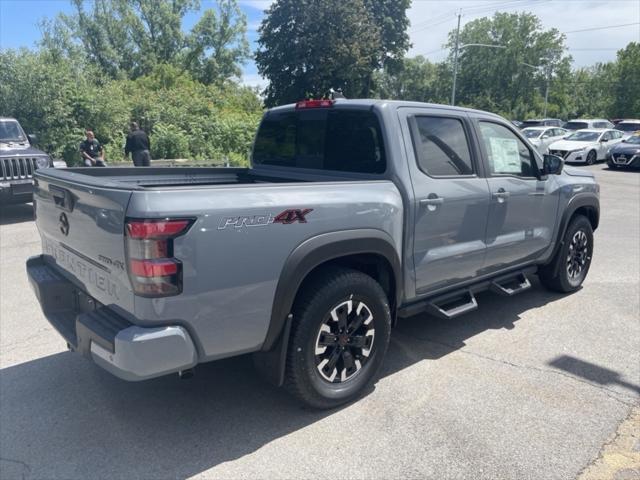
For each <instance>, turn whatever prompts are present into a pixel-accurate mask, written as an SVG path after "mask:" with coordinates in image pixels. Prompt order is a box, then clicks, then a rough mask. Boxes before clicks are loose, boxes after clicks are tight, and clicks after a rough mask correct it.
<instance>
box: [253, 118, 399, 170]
mask: <svg viewBox="0 0 640 480" xmlns="http://www.w3.org/2000/svg"><path fill="white" fill-rule="evenodd" d="M253 163H254V165H273V166H282V167H287V168H308V169H314V170H334V171H342V172H357V173H384V172H385V170H386V168H387V162H386V157H385V151H384V144H383V142H382V132H381V130H380V124H379V122H378V119H377V117H376V116H375V114H374V113H373V112H371V111H368V110H366V111H365V110H339V109H328V108H326V109H325V108H323V109H308V110H303V111H287V112H270V113H269V114H268V115H267V116H266V117H265V118H264V120H263V121H262V124H261V125H260V129H259V130H258V134H257V136H256V141H255V144H254V147H253Z"/></svg>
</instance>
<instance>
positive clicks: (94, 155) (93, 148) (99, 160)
mask: <svg viewBox="0 0 640 480" xmlns="http://www.w3.org/2000/svg"><path fill="white" fill-rule="evenodd" d="M85 135H86V136H87V139H86V140H84V141H83V142H82V143H80V155H81V156H82V160H83V162H84V166H85V167H106V165H105V163H104V148H102V145H100V142H99V141H98V140H96V136H95V135H94V134H93V131H91V130H89V129H87V130H85Z"/></svg>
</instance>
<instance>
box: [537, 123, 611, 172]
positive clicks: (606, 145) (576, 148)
mask: <svg viewBox="0 0 640 480" xmlns="http://www.w3.org/2000/svg"><path fill="white" fill-rule="evenodd" d="M621 141H622V132H621V131H619V130H613V129H611V128H606V129H584V130H578V131H577V132H574V133H572V134H571V135H569V136H568V137H566V138H565V139H563V140H560V141H557V142H554V143H552V144H551V145H549V153H550V154H551V155H558V156H559V157H562V158H564V161H565V162H580V163H586V164H587V165H593V164H594V163H596V162H597V161H598V160H606V159H607V155H608V153H609V150H610V149H611V147H612V146H613V145H615V144H617V143H620V142H621Z"/></svg>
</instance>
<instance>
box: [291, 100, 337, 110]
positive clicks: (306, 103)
mask: <svg viewBox="0 0 640 480" xmlns="http://www.w3.org/2000/svg"><path fill="white" fill-rule="evenodd" d="M328 107H333V100H302V101H300V102H298V103H296V108H297V109H302V108H328Z"/></svg>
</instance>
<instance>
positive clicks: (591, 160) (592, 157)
mask: <svg viewBox="0 0 640 480" xmlns="http://www.w3.org/2000/svg"><path fill="white" fill-rule="evenodd" d="M597 161H598V154H597V153H596V151H595V150H591V151H590V152H589V153H588V154H587V165H593V164H595V163H596V162H597Z"/></svg>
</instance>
